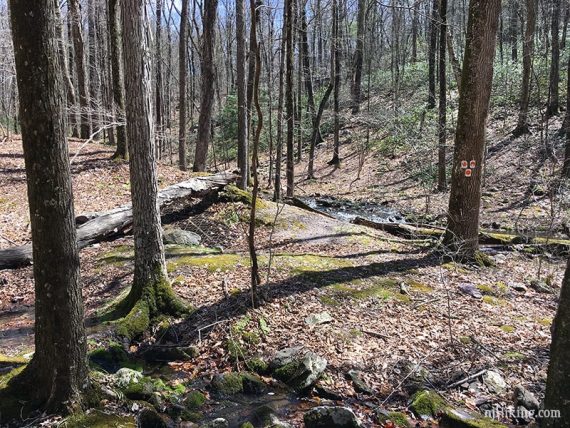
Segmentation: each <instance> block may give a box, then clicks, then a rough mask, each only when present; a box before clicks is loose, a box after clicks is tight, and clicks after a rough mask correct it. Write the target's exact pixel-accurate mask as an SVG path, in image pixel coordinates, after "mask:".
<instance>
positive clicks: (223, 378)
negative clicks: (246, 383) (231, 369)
mask: <svg viewBox="0 0 570 428" xmlns="http://www.w3.org/2000/svg"><path fill="white" fill-rule="evenodd" d="M211 387H212V390H213V392H214V393H216V394H218V395H222V396H229V395H235V394H239V393H240V392H243V377H242V375H241V374H240V373H224V374H218V375H216V376H214V379H213V380H212V384H211Z"/></svg>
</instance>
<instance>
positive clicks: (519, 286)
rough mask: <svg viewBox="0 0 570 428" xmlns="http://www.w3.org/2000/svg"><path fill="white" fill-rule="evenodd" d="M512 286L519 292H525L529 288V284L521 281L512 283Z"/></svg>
mask: <svg viewBox="0 0 570 428" xmlns="http://www.w3.org/2000/svg"><path fill="white" fill-rule="evenodd" d="M511 287H512V289H513V290H515V291H518V292H520V293H524V292H526V291H527V290H528V288H527V286H526V285H524V284H522V283H520V282H517V283H515V284H512V285H511Z"/></svg>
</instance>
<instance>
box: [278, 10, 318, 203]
mask: <svg viewBox="0 0 570 428" xmlns="http://www.w3.org/2000/svg"><path fill="white" fill-rule="evenodd" d="M286 11H287V3H284V4H283V15H285V13H286ZM286 32H287V21H285V20H283V28H282V30H281V35H282V36H281V49H280V54H279V95H278V99H277V147H276V148H275V190H274V192H273V199H274V200H275V201H279V200H280V199H281V164H282V158H283V98H284V93H283V92H284V89H285V88H284V84H285V56H286V51H287V38H286V37H284V36H283V35H285V34H286ZM309 162H310V159H309Z"/></svg>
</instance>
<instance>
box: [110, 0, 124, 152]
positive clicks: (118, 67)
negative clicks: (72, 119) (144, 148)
mask: <svg viewBox="0 0 570 428" xmlns="http://www.w3.org/2000/svg"><path fill="white" fill-rule="evenodd" d="M118 2H119V0H109V5H108V8H109V12H108V13H109V37H110V39H111V40H110V45H111V74H112V78H113V101H114V103H115V108H116V109H117V111H118V114H119V116H120V117H121V120H124V115H125V83H124V81H123V64H122V60H121V59H122V55H123V52H122V46H121V44H122V36H121V11H120V8H119V4H118ZM128 153H129V152H128V147H127V135H126V131H125V126H124V125H119V126H118V127H117V149H116V151H115V154H114V155H113V157H114V158H120V159H127V158H128V156H129V154H128Z"/></svg>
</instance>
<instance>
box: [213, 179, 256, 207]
mask: <svg viewBox="0 0 570 428" xmlns="http://www.w3.org/2000/svg"><path fill="white" fill-rule="evenodd" d="M220 197H221V198H222V199H223V200H226V201H229V202H241V203H243V204H246V205H249V206H251V202H252V201H253V195H252V194H251V193H250V192H248V191H246V190H242V189H240V188H239V187H237V186H235V185H233V184H228V185H226V186H225V187H224V190H223V191H222V192H220ZM255 207H256V208H258V209H261V208H267V203H266V202H265V201H263V200H262V199H260V198H257V201H256V204H255Z"/></svg>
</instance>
